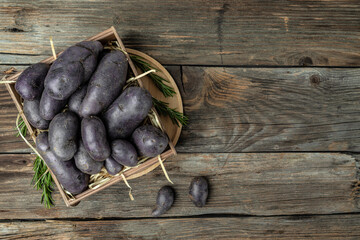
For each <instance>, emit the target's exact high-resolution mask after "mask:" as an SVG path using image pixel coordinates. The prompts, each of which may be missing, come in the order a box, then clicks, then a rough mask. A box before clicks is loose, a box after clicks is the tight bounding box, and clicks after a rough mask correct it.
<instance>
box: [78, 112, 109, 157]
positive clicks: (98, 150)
mask: <svg viewBox="0 0 360 240" xmlns="http://www.w3.org/2000/svg"><path fill="white" fill-rule="evenodd" d="M81 136H82V141H83V143H84V146H85V149H86V150H87V151H88V153H89V154H90V156H91V157H92V158H93V159H94V160H96V161H105V159H106V158H108V157H109V156H110V154H111V150H110V145H109V143H108V141H107V138H106V130H105V126H104V124H103V122H102V121H101V120H100V118H98V117H96V116H91V117H89V118H83V120H82V121H81Z"/></svg>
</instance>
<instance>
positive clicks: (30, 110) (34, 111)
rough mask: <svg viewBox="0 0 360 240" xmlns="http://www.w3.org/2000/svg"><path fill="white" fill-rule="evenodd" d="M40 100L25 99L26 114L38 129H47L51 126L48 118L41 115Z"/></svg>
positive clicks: (32, 124)
mask: <svg viewBox="0 0 360 240" xmlns="http://www.w3.org/2000/svg"><path fill="white" fill-rule="evenodd" d="M39 105H40V100H38V99H35V100H32V101H28V100H26V99H25V100H24V107H23V109H24V114H25V116H26V119H27V120H28V121H29V123H30V124H31V126H33V127H34V128H37V129H41V130H45V129H47V128H48V127H49V122H50V121H48V120H45V119H43V118H42V117H41V116H40V110H39Z"/></svg>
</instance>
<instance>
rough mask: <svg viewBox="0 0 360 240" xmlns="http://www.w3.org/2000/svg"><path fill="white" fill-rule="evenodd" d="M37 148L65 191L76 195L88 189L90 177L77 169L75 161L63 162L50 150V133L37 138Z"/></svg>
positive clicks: (43, 133) (41, 134)
mask: <svg viewBox="0 0 360 240" xmlns="http://www.w3.org/2000/svg"><path fill="white" fill-rule="evenodd" d="M36 146H37V150H38V151H39V153H40V154H41V156H42V158H43V159H44V161H45V163H46V165H47V166H48V167H49V168H50V169H51V171H52V172H53V173H54V174H55V176H56V178H57V180H58V181H59V183H60V184H61V185H62V186H63V187H64V188H65V190H67V191H69V192H70V193H71V194H73V195H76V194H79V193H82V192H83V191H85V190H86V189H87V188H88V184H89V175H87V174H85V173H82V172H81V171H80V170H79V169H77V168H76V166H75V162H74V160H73V159H71V160H69V161H66V162H63V161H60V160H59V159H58V158H57V157H56V155H55V154H54V153H53V152H52V151H51V150H50V146H49V142H48V133H46V132H42V133H40V134H39V135H38V136H37V138H36Z"/></svg>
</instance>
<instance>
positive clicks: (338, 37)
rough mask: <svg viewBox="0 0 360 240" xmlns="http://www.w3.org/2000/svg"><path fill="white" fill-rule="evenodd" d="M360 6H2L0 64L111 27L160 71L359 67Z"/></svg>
mask: <svg viewBox="0 0 360 240" xmlns="http://www.w3.org/2000/svg"><path fill="white" fill-rule="evenodd" d="M359 24H360V2H359V1H356V0H328V1H301V0H294V1H290V2H289V1H267V0H257V1H253V0H245V1H234V0H226V1H223V0H216V1H209V0H207V1H200V0H198V1H194V0H191V1H190V0H185V1H176V0H161V1H158V0H150V1H149V0H141V1H138V2H137V4H134V3H133V1H129V0H126V1H115V0H109V1H106V2H103V1H102V2H99V1H90V2H89V1H72V0H64V1H61V2H59V1H54V0H52V1H50V0H39V1H36V3H33V2H31V1H25V0H17V1H16V2H14V1H9V0H2V1H1V7H0V31H1V40H0V63H1V64H10V65H11V64H24V63H35V62H37V61H39V60H41V59H43V58H45V57H48V56H50V55H51V52H50V47H49V40H48V39H49V36H53V37H54V39H55V46H56V49H57V50H61V49H63V48H65V47H66V46H69V45H71V44H73V43H75V42H78V41H81V40H83V39H85V38H86V37H89V36H91V35H94V34H96V33H98V32H100V31H102V30H104V29H106V28H108V27H109V26H111V25H115V27H116V28H117V30H118V31H119V34H120V36H121V37H122V38H123V39H124V43H125V45H126V46H128V47H131V48H135V49H138V50H141V51H144V52H145V53H147V54H150V55H151V56H153V57H154V58H156V59H158V60H159V61H160V62H161V63H163V64H200V65H209V64H211V65H213V64H215V65H224V64H225V65H272V66H274V65H276V66H278V65H297V66H298V65H301V66H302V65H316V66H320V65H321V66H359V65H360V51H359V50H360V46H359V44H358V42H359V37H360V29H359Z"/></svg>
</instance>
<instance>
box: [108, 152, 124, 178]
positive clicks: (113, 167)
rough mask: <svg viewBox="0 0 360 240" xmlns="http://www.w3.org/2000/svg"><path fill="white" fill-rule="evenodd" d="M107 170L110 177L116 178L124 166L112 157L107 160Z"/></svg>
mask: <svg viewBox="0 0 360 240" xmlns="http://www.w3.org/2000/svg"><path fill="white" fill-rule="evenodd" d="M105 168H106V171H107V172H108V173H109V174H110V175H113V176H114V175H116V174H118V173H119V172H120V171H121V170H122V169H123V168H124V166H123V165H121V164H120V163H118V162H117V161H115V160H114V159H113V158H112V157H108V158H107V159H106V160H105Z"/></svg>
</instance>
